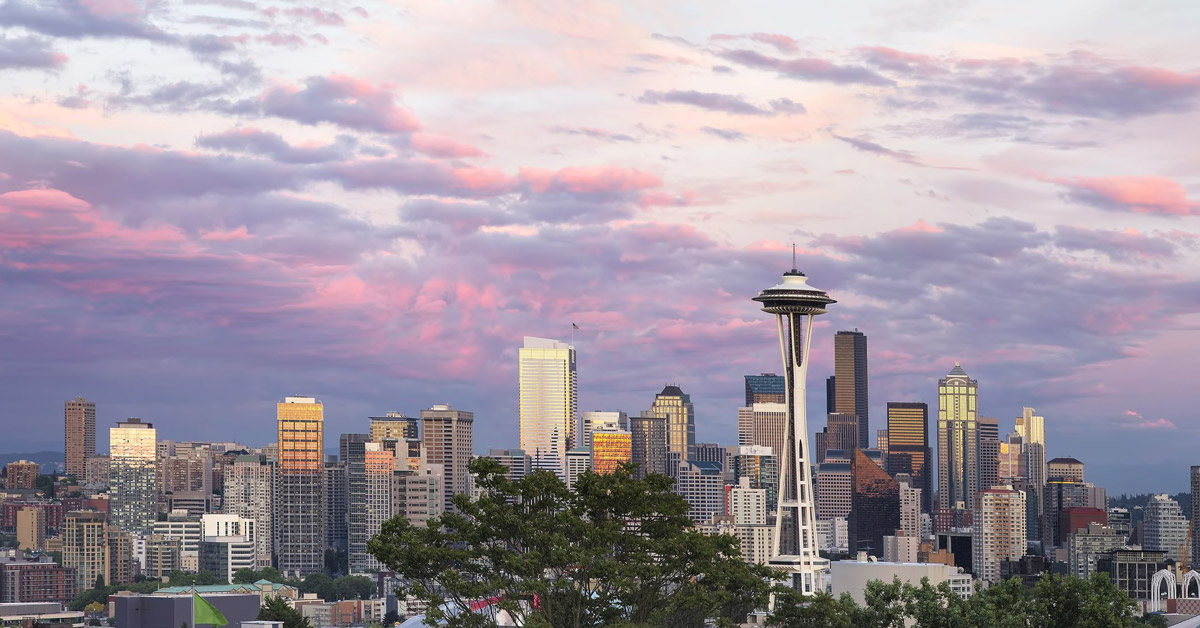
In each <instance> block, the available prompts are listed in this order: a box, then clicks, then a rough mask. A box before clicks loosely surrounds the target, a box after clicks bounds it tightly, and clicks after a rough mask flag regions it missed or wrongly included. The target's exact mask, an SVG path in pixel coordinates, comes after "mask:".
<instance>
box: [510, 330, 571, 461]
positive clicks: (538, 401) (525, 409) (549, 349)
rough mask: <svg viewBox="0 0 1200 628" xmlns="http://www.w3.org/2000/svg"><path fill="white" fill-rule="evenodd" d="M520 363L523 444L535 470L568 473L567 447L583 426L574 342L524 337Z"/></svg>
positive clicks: (521, 437) (569, 448) (519, 358)
mask: <svg viewBox="0 0 1200 628" xmlns="http://www.w3.org/2000/svg"><path fill="white" fill-rule="evenodd" d="M518 362H519V363H518V377H519V384H520V421H521V424H520V430H521V434H520V441H521V447H520V448H521V449H523V450H524V451H525V453H526V454H529V456H530V457H531V458H532V459H533V467H534V468H535V469H545V470H548V471H553V472H555V473H557V474H558V476H559V477H560V478H562V477H566V476H565V474H566V462H567V452H568V451H570V450H572V449H574V448H575V447H576V436H577V434H576V432H577V430H578V429H579V425H578V424H579V394H578V382H577V380H576V374H575V347H573V346H571V345H569V344H566V343H564V342H559V341H557V340H549V339H546V338H534V337H532V336H526V337H525V345H524V346H523V347H521V349H520V350H519V351H518Z"/></svg>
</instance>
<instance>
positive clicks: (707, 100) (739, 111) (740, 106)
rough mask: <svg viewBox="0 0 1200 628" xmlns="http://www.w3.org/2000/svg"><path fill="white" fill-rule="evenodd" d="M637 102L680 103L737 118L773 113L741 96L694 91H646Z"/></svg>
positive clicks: (652, 103) (656, 103) (655, 103)
mask: <svg viewBox="0 0 1200 628" xmlns="http://www.w3.org/2000/svg"><path fill="white" fill-rule="evenodd" d="M637 100H638V102H641V103H646V104H649V105H658V104H662V103H680V104H685V105H691V106H693V107H699V108H701V109H707V110H709V111H720V112H723V113H728V114H732V115H738V116H770V115H774V112H773V111H771V110H770V109H762V108H759V107H756V106H754V105H752V104H750V103H748V102H746V99H745V98H743V97H741V96H734V95H732V94H717V93H713V92H698V91H695V90H671V91H668V92H660V91H655V90H646V91H645V92H642V95H641V96H638V99H637Z"/></svg>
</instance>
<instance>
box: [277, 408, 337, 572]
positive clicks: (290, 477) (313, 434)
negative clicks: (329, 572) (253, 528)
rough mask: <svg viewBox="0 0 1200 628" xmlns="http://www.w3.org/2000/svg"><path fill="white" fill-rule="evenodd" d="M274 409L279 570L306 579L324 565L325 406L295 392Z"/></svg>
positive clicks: (323, 567)
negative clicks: (275, 414) (276, 441)
mask: <svg viewBox="0 0 1200 628" xmlns="http://www.w3.org/2000/svg"><path fill="white" fill-rule="evenodd" d="M276 412H277V422H278V436H279V440H278V443H279V454H278V455H279V467H278V478H279V480H278V486H277V487H276V501H275V557H276V569H278V570H279V571H280V572H282V573H283V574H284V575H286V576H291V577H301V578H302V577H304V576H307V575H308V574H311V573H317V572H321V571H324V569H325V541H326V538H325V537H326V534H325V526H326V511H325V509H326V503H325V411H324V405H323V404H322V403H321V402H320V401H317V400H316V399H314V398H313V397H299V396H297V397H287V398H285V399H284V400H283V401H282V402H280V403H279V404H278V405H277V407H276Z"/></svg>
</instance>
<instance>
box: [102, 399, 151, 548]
mask: <svg viewBox="0 0 1200 628" xmlns="http://www.w3.org/2000/svg"><path fill="white" fill-rule="evenodd" d="M157 441H158V433H157V432H156V431H155V429H154V424H152V423H142V420H141V419H129V420H127V421H121V422H119V423H117V426H116V427H113V428H109V430H108V459H109V465H110V468H111V474H112V496H111V497H110V499H111V500H112V504H111V508H112V522H113V524H115V525H116V526H117V527H118V528H120V529H121V530H123V531H125V532H129V533H132V534H148V533H149V532H150V529H151V528H153V527H154V519H155V515H156V514H157V509H156V505H155V504H156V499H157V497H158V485H157V482H156V481H155V479H156V475H157V474H156V472H155V469H156V464H155V460H156V444H157Z"/></svg>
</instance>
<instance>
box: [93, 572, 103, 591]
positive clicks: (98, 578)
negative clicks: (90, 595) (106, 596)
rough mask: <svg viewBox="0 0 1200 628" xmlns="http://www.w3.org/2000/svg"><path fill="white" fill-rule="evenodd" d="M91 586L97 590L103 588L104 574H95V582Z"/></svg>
mask: <svg viewBox="0 0 1200 628" xmlns="http://www.w3.org/2000/svg"><path fill="white" fill-rule="evenodd" d="M92 588H93V589H95V590H97V591H99V590H101V589H103V588H104V576H103V575H102V574H97V575H96V583H95V584H93V585H92Z"/></svg>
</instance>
